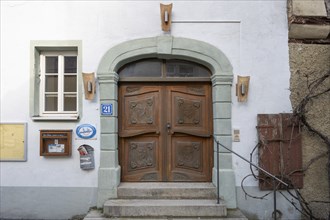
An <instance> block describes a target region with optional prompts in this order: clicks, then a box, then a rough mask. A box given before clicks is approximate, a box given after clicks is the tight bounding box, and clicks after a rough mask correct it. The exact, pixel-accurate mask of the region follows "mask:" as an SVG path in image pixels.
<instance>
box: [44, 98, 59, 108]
mask: <svg viewBox="0 0 330 220" xmlns="http://www.w3.org/2000/svg"><path fill="white" fill-rule="evenodd" d="M45 111H57V95H46V97H45Z"/></svg>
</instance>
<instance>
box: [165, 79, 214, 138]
mask: <svg viewBox="0 0 330 220" xmlns="http://www.w3.org/2000/svg"><path fill="white" fill-rule="evenodd" d="M168 92H169V99H170V103H171V105H172V106H171V116H170V117H171V118H170V123H171V126H172V132H174V133H175V132H179V133H186V134H191V135H202V136H207V135H210V134H211V133H210V128H209V127H210V123H209V121H210V120H209V119H207V116H209V112H208V109H209V108H210V106H209V102H208V99H209V97H208V94H209V92H208V88H207V87H206V86H202V85H201V86H199V87H197V86H195V87H189V86H188V87H187V86H178V87H170V88H169V90H168Z"/></svg>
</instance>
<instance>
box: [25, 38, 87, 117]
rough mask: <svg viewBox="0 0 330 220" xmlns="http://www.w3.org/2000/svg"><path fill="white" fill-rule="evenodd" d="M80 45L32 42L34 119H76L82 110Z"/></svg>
mask: <svg viewBox="0 0 330 220" xmlns="http://www.w3.org/2000/svg"><path fill="white" fill-rule="evenodd" d="M80 48H81V43H80V42H79V41H33V42H32V43H31V57H32V63H31V66H32V71H31V72H32V75H33V77H31V79H32V80H31V83H30V84H31V95H30V97H31V101H30V103H31V113H32V119H33V120H77V119H78V118H79V112H80V110H81V97H80V95H79V94H81V91H80V86H79V85H80V83H81V77H80V74H79V73H80V72H81V49H80Z"/></svg>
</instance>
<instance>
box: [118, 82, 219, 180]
mask: <svg viewBox="0 0 330 220" xmlns="http://www.w3.org/2000/svg"><path fill="white" fill-rule="evenodd" d="M211 106H212V104H211V86H210V84H209V83H194V84H193V85H191V84H183V83H181V84H171V85H168V84H166V83H163V84H155V83H153V84H143V85H142V84H137V83H135V84H132V83H126V84H122V85H120V87H119V154H120V156H119V159H120V161H119V162H120V165H121V169H122V181H211V176H212V175H211V173H212V165H213V148H212V138H211V134H212V108H211Z"/></svg>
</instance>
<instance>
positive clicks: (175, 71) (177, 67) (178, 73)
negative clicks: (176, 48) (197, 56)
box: [166, 60, 211, 77]
mask: <svg viewBox="0 0 330 220" xmlns="http://www.w3.org/2000/svg"><path fill="white" fill-rule="evenodd" d="M166 75H167V76H168V77H210V75H211V73H210V71H209V70H208V69H207V68H206V67H204V66H202V65H199V64H197V63H192V62H188V61H180V60H169V61H167V62H166Z"/></svg>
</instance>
